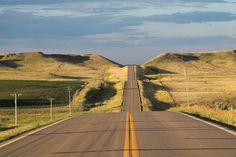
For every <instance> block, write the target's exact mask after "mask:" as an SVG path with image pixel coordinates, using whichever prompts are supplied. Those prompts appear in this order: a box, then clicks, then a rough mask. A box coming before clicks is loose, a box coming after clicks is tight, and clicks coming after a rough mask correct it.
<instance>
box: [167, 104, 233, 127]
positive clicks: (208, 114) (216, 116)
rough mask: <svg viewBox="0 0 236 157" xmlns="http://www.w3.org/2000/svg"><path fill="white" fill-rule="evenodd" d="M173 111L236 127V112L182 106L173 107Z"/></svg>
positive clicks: (205, 107) (197, 106)
mask: <svg viewBox="0 0 236 157" xmlns="http://www.w3.org/2000/svg"><path fill="white" fill-rule="evenodd" d="M170 110H171V111H179V112H187V113H190V114H193V115H197V116H201V117H205V118H209V119H212V120H215V121H218V122H222V123H226V124H229V125H232V126H234V127H236V116H235V115H236V110H232V111H231V110H230V111H223V110H217V109H214V108H210V107H209V106H206V105H205V106H203V105H202V106H199V105H195V106H180V107H173V108H171V109H170Z"/></svg>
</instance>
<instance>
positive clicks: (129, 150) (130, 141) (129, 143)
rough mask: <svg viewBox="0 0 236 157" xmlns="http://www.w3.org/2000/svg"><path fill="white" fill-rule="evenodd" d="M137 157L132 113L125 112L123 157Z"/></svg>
mask: <svg viewBox="0 0 236 157" xmlns="http://www.w3.org/2000/svg"><path fill="white" fill-rule="evenodd" d="M130 156H132V157H139V152H138V144H137V138H136V133H135V126H134V119H133V114H132V113H129V112H127V113H126V118H125V143H124V155H123V157H130Z"/></svg>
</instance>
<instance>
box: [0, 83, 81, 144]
mask: <svg viewBox="0 0 236 157" xmlns="http://www.w3.org/2000/svg"><path fill="white" fill-rule="evenodd" d="M82 83H83V82H81V81H35V80H26V81H24V80H0V89H1V92H0V141H3V140H6V139H9V138H12V137H15V136H17V135H19V134H22V133H24V132H26V131H29V130H31V129H34V128H37V127H40V126H43V125H47V124H50V123H52V122H55V121H58V120H61V119H64V118H67V117H69V112H68V106H67V105H65V104H67V103H68V91H67V90H66V88H67V87H68V86H70V87H71V88H72V89H73V90H72V92H71V94H73V93H74V92H75V91H76V90H77V89H80V88H81V85H82ZM14 92H20V93H22V96H20V97H19V99H18V120H19V126H17V127H15V126H14V98H13V97H12V96H10V95H9V94H11V93H14ZM48 97H54V98H56V100H55V101H54V104H56V105H55V107H54V108H53V113H54V114H53V121H50V117H49V111H50V110H49V101H48V100H47V98H48ZM45 104H48V105H45ZM74 111H76V109H74ZM74 114H77V111H76V112H74Z"/></svg>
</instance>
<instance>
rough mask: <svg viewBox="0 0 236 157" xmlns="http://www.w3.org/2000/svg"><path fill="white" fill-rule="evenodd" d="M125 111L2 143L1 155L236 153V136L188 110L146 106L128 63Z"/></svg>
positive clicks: (223, 156)
mask: <svg viewBox="0 0 236 157" xmlns="http://www.w3.org/2000/svg"><path fill="white" fill-rule="evenodd" d="M128 76H129V79H128V82H127V83H126V88H125V95H124V107H123V112H121V113H106V114H105V113H104V114H91V115H81V116H78V117H75V118H72V119H69V120H67V121H64V122H61V123H58V124H56V125H54V126H51V127H48V128H47V129H43V130H41V131H38V132H36V133H33V134H32V135H29V136H27V137H25V138H23V139H21V140H18V141H16V142H14V143H11V144H9V145H7V146H5V147H2V148H0V157H128V156H131V155H132V157H189V156H190V157H235V156H236V136H235V135H233V134H230V133H228V132H226V131H223V130H221V129H218V128H216V127H214V126H211V125H208V124H206V123H203V122H201V121H198V120H195V119H192V118H190V117H188V116H185V115H182V114H179V113H175V112H168V111H161V112H141V111H140V98H139V92H138V86H137V81H136V80H135V77H134V76H135V75H134V70H133V67H132V66H130V67H129V75H128Z"/></svg>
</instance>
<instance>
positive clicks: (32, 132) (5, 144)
mask: <svg viewBox="0 0 236 157" xmlns="http://www.w3.org/2000/svg"><path fill="white" fill-rule="evenodd" d="M75 117H76V116H73V117H69V118H66V119H62V120H59V121H57V122H54V123H52V124H49V125H46V126H43V127H40V128H38V129H36V130H33V131H30V132H28V133H26V134H25V135H22V136H20V137H18V138H15V139H13V140H10V141H9V142H7V143H4V144H2V145H0V148H3V147H5V146H7V145H9V144H11V143H14V142H16V141H19V140H21V139H23V138H26V137H27V136H29V135H32V134H34V133H36V132H38V131H41V130H43V129H46V128H49V127H51V126H54V125H56V124H59V123H61V122H64V121H66V120H69V119H72V118H75Z"/></svg>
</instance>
